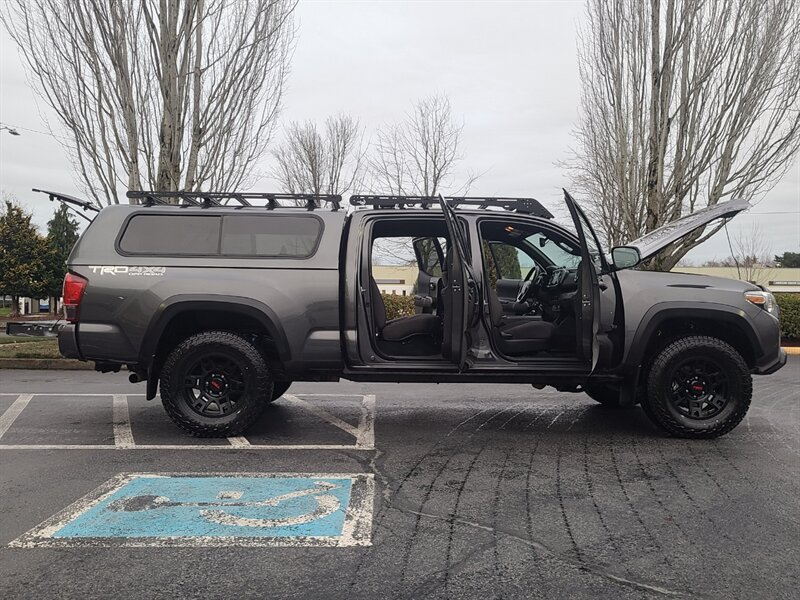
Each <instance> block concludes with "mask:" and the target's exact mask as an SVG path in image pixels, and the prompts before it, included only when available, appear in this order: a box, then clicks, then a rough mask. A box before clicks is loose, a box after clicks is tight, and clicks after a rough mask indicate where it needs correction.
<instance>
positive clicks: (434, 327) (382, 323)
mask: <svg viewBox="0 0 800 600" xmlns="http://www.w3.org/2000/svg"><path fill="white" fill-rule="evenodd" d="M369 284H370V288H371V296H372V319H373V321H374V322H375V329H376V330H377V333H378V337H379V338H380V339H383V340H386V341H387V342H404V341H406V340H408V339H410V338H412V337H414V336H418V335H428V336H431V337H436V336H437V334H438V333H439V327H440V324H439V317H437V316H436V315H433V314H424V313H423V314H421V315H412V316H409V317H398V318H396V319H392V320H391V321H387V320H386V305H385V304H384V303H383V297H382V296H381V291H380V289H378V284H377V283H375V280H374V279H373V278H372V277H370V278H369Z"/></svg>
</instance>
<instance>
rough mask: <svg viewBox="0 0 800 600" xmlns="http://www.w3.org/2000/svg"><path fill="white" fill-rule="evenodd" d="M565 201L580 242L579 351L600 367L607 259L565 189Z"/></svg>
mask: <svg viewBox="0 0 800 600" xmlns="http://www.w3.org/2000/svg"><path fill="white" fill-rule="evenodd" d="M564 201H565V202H566V203H567V208H568V209H569V214H570V216H571V217H572V220H573V222H574V223H575V230H576V232H577V233H578V239H579V240H580V243H581V265H580V268H579V269H578V297H577V298H576V305H575V318H576V319H577V321H578V327H577V329H578V332H577V335H578V338H577V350H578V354H579V355H580V357H581V358H583V359H584V360H585V361H586V362H587V363H589V364H590V365H591V371H594V368H595V366H596V365H597V357H598V341H597V334H598V332H599V331H600V282H599V280H598V274H597V273H598V270H602V271H606V270H607V266H608V265H606V264H605V258H604V257H603V250H602V248H601V247H600V242H599V240H598V239H597V236H596V235H595V233H594V230H593V229H592V226H591V224H590V223H589V220H588V219H587V218H586V215H585V214H584V213H583V211H582V210H581V208H580V206H578V203H577V202H575V200H574V198H573V197H572V196H570V195H569V192H568V191H567V190H564Z"/></svg>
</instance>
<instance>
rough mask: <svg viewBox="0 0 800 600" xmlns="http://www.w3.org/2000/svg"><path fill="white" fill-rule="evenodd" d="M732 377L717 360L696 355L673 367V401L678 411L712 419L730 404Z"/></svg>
mask: <svg viewBox="0 0 800 600" xmlns="http://www.w3.org/2000/svg"><path fill="white" fill-rule="evenodd" d="M728 387H729V386H728V380H727V375H726V374H725V372H724V370H723V368H722V367H721V366H720V365H719V364H718V363H717V362H716V361H714V360H712V359H708V358H700V357H693V358H688V359H686V360H684V361H682V362H680V363H678V364H677V365H676V366H675V367H674V368H673V370H672V377H671V381H670V396H671V397H670V401H671V402H672V406H673V407H674V409H675V410H677V411H678V413H680V414H681V415H683V416H685V417H688V418H690V419H698V420H703V419H712V418H714V417H716V416H717V415H718V414H720V413H721V412H722V411H723V410H724V409H725V407H726V406H727V405H728V399H729V398H730V395H729V393H728Z"/></svg>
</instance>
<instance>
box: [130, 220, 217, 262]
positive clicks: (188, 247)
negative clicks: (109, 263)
mask: <svg viewBox="0 0 800 600" xmlns="http://www.w3.org/2000/svg"><path fill="white" fill-rule="evenodd" d="M221 220H222V219H221V218H220V217H219V216H201V215H135V216H133V217H132V218H131V220H130V221H128V226H127V227H126V228H125V231H124V232H123V234H122V238H121V239H120V241H119V247H120V250H122V251H123V252H126V253H130V254H167V255H189V256H194V255H216V254H218V253H219V227H220V221H221Z"/></svg>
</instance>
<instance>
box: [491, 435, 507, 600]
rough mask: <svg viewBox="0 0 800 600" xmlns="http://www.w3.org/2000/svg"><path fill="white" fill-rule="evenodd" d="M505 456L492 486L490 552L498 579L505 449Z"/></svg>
mask: <svg viewBox="0 0 800 600" xmlns="http://www.w3.org/2000/svg"><path fill="white" fill-rule="evenodd" d="M504 454H505V457H504V458H503V466H502V467H501V468H500V474H499V475H498V477H497V483H496V484H495V486H494V507H493V509H494V510H493V511H492V540H493V541H494V545H493V546H492V553H493V554H494V574H495V577H496V578H497V579H498V581H501V580H502V577H501V572H500V548H499V543H500V540H499V536H498V529H497V528H498V523H499V512H500V485H501V484H502V482H503V475H505V474H506V467H507V466H508V459H509V453H508V452H507V451H506V452H504ZM497 597H498V598H502V596H497Z"/></svg>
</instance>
